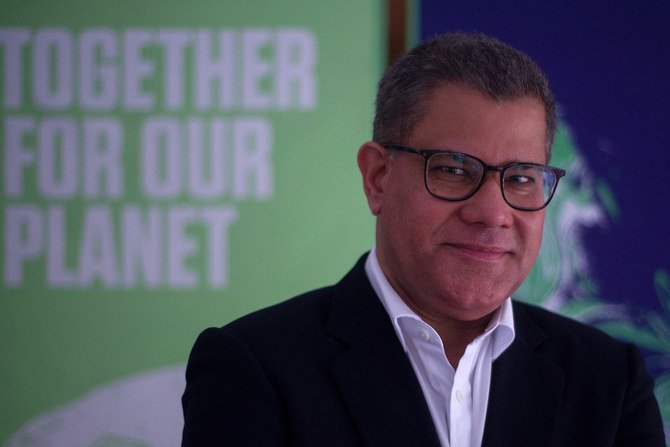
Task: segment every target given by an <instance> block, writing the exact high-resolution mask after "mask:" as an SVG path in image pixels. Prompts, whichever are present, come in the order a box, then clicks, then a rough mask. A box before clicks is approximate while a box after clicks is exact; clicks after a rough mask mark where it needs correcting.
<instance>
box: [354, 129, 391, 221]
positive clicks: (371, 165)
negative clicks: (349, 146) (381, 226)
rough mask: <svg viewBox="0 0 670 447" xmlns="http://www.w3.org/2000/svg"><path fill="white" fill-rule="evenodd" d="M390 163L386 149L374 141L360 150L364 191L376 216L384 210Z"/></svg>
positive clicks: (359, 163) (359, 156)
mask: <svg viewBox="0 0 670 447" xmlns="http://www.w3.org/2000/svg"><path fill="white" fill-rule="evenodd" d="M389 161H390V159H389V157H388V154H387V153H386V149H384V148H383V147H382V146H380V145H379V144H377V143H375V142H374V141H367V142H365V143H363V145H362V146H361V148H360V149H359V150H358V168H359V169H360V170H361V176H362V177H363V190H364V191H365V196H366V197H367V199H368V206H369V207H370V211H372V214H374V215H375V216H376V215H378V214H379V213H380V212H381V209H382V202H383V198H384V188H385V187H386V181H387V178H388V175H389V173H390V165H389Z"/></svg>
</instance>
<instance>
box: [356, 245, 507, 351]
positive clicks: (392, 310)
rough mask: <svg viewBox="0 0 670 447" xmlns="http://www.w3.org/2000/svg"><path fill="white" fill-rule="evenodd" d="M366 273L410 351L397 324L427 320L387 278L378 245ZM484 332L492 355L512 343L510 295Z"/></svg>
mask: <svg viewBox="0 0 670 447" xmlns="http://www.w3.org/2000/svg"><path fill="white" fill-rule="evenodd" d="M365 273H366V274H367V276H368V279H369V281H370V283H371V284H372V288H373V289H374V291H375V292H376V293H377V296H378V297H379V299H380V301H381V302H382V305H383V306H384V309H386V313H387V314H388V315H389V317H390V318H391V321H392V322H393V328H394V329H395V331H396V334H397V336H398V339H399V340H400V342H401V344H402V346H403V349H405V351H407V343H406V340H405V334H404V333H403V330H402V328H401V326H400V325H399V324H398V321H399V320H400V319H402V318H411V319H414V320H418V321H421V322H422V323H424V324H427V323H425V322H424V321H423V320H422V319H421V317H419V316H418V315H417V314H416V313H415V312H414V311H413V310H412V309H410V308H409V306H408V305H407V304H406V303H405V301H403V299H402V298H400V296H399V295H398V293H397V292H396V291H395V289H393V287H392V286H391V284H390V283H389V282H388V279H386V275H384V272H383V271H382V269H381V266H380V265H379V260H378V259H377V250H376V246H373V247H372V249H371V250H370V254H369V255H368V258H367V259H366V261H365ZM482 335H483V336H485V337H488V336H491V337H492V346H491V348H492V356H493V359H496V358H498V356H500V354H502V353H503V352H504V351H505V349H507V348H508V347H509V346H510V345H511V344H512V342H513V341H514V335H515V331H514V314H513V310H512V300H511V298H507V299H506V300H505V301H504V302H503V304H502V305H501V306H500V307H499V308H498V309H496V311H495V312H494V314H493V316H492V317H491V321H489V324H488V326H487V327H486V329H485V330H484V333H483V334H482Z"/></svg>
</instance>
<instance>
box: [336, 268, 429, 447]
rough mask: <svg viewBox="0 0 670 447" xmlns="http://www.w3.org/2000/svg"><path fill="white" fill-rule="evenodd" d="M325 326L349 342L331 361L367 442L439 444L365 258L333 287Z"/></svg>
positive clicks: (419, 390) (350, 408)
mask: <svg viewBox="0 0 670 447" xmlns="http://www.w3.org/2000/svg"><path fill="white" fill-rule="evenodd" d="M326 330H327V331H328V332H329V333H330V334H331V335H333V336H335V337H337V338H338V339H339V340H341V341H343V342H344V343H345V344H346V346H347V347H346V348H345V350H344V352H343V353H342V355H341V356H339V357H337V358H336V359H335V360H334V362H333V363H332V365H331V368H330V371H331V374H332V376H333V378H334V380H335V382H336V383H337V385H338V387H339V389H340V391H341V393H342V397H343V399H344V400H345V402H346V405H347V407H348V408H349V411H350V412H351V414H352V416H353V419H354V420H355V421H356V424H357V426H358V428H359V430H360V432H361V434H362V437H363V439H364V440H365V444H366V445H369V446H380V447H381V446H407V445H420V446H439V441H438V438H437V434H436V433H435V428H434V426H433V422H432V419H431V417H430V412H429V411H428V407H427V406H426V403H425V400H424V397H423V394H422V391H421V387H420V385H419V383H418V381H417V379H416V376H415V375H414V370H413V369H412V366H411V364H410V362H409V359H408V358H407V356H406V354H405V352H404V351H403V349H402V346H401V344H400V342H399V341H398V339H397V336H396V334H395V332H394V330H393V326H392V324H391V321H390V319H389V318H388V315H387V314H386V311H385V310H384V308H383V306H382V304H381V303H380V302H379V299H378V298H377V296H376V294H375V292H374V290H373V289H372V286H371V285H370V283H369V281H368V279H367V276H366V275H365V270H364V258H361V260H359V262H358V264H357V265H356V266H355V267H354V268H353V269H352V271H351V272H350V273H349V274H348V275H347V276H346V277H345V278H344V279H343V280H342V281H341V282H340V283H339V284H338V285H337V286H336V287H335V289H334V292H333V306H332V309H331V315H330V319H329V321H328V324H327V327H326Z"/></svg>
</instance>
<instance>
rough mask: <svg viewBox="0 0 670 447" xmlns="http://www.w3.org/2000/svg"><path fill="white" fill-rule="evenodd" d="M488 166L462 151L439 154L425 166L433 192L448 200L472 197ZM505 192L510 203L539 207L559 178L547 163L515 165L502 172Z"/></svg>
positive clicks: (514, 205)
mask: <svg viewBox="0 0 670 447" xmlns="http://www.w3.org/2000/svg"><path fill="white" fill-rule="evenodd" d="M485 171H486V167H485V166H484V165H482V163H481V162H480V161H479V160H477V159H476V158H473V157H470V156H468V155H465V154H459V153H442V154H436V155H434V156H432V157H430V158H429V160H428V165H427V166H426V186H427V187H428V190H429V191H430V193H431V194H433V195H435V196H438V197H441V198H443V199H447V200H462V199H465V198H467V197H469V196H470V195H471V194H472V193H473V192H474V191H475V190H476V189H477V187H478V186H479V184H480V182H481V180H482V177H483V176H484V173H485ZM500 175H501V176H502V192H503V196H504V198H505V200H506V201H507V203H509V204H510V205H511V206H513V207H515V208H520V209H529V210H532V209H540V208H543V207H544V206H545V205H546V204H547V202H548V201H549V200H550V199H551V195H552V193H553V191H554V188H555V185H556V182H557V178H556V174H555V173H554V172H553V171H552V170H551V169H549V168H547V167H544V166H536V165H532V164H523V163H520V164H513V165H510V166H508V167H507V168H506V169H505V170H504V171H503V172H502V173H501V174H500Z"/></svg>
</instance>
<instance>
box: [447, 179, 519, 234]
mask: <svg viewBox="0 0 670 447" xmlns="http://www.w3.org/2000/svg"><path fill="white" fill-rule="evenodd" d="M482 182H483V183H482V185H481V186H480V188H479V190H478V191H477V192H476V193H475V195H473V196H472V197H470V198H469V199H467V200H465V201H464V202H463V206H462V207H461V210H460V217H461V220H463V221H464V222H465V223H468V224H476V223H479V224H483V225H484V226H486V227H487V228H497V227H503V228H507V227H510V226H511V225H512V216H513V212H514V210H513V209H512V207H510V206H509V205H508V204H507V202H505V199H504V198H503V195H502V190H501V189H500V174H499V173H489V174H488V175H486V176H485V177H484V180H482Z"/></svg>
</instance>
